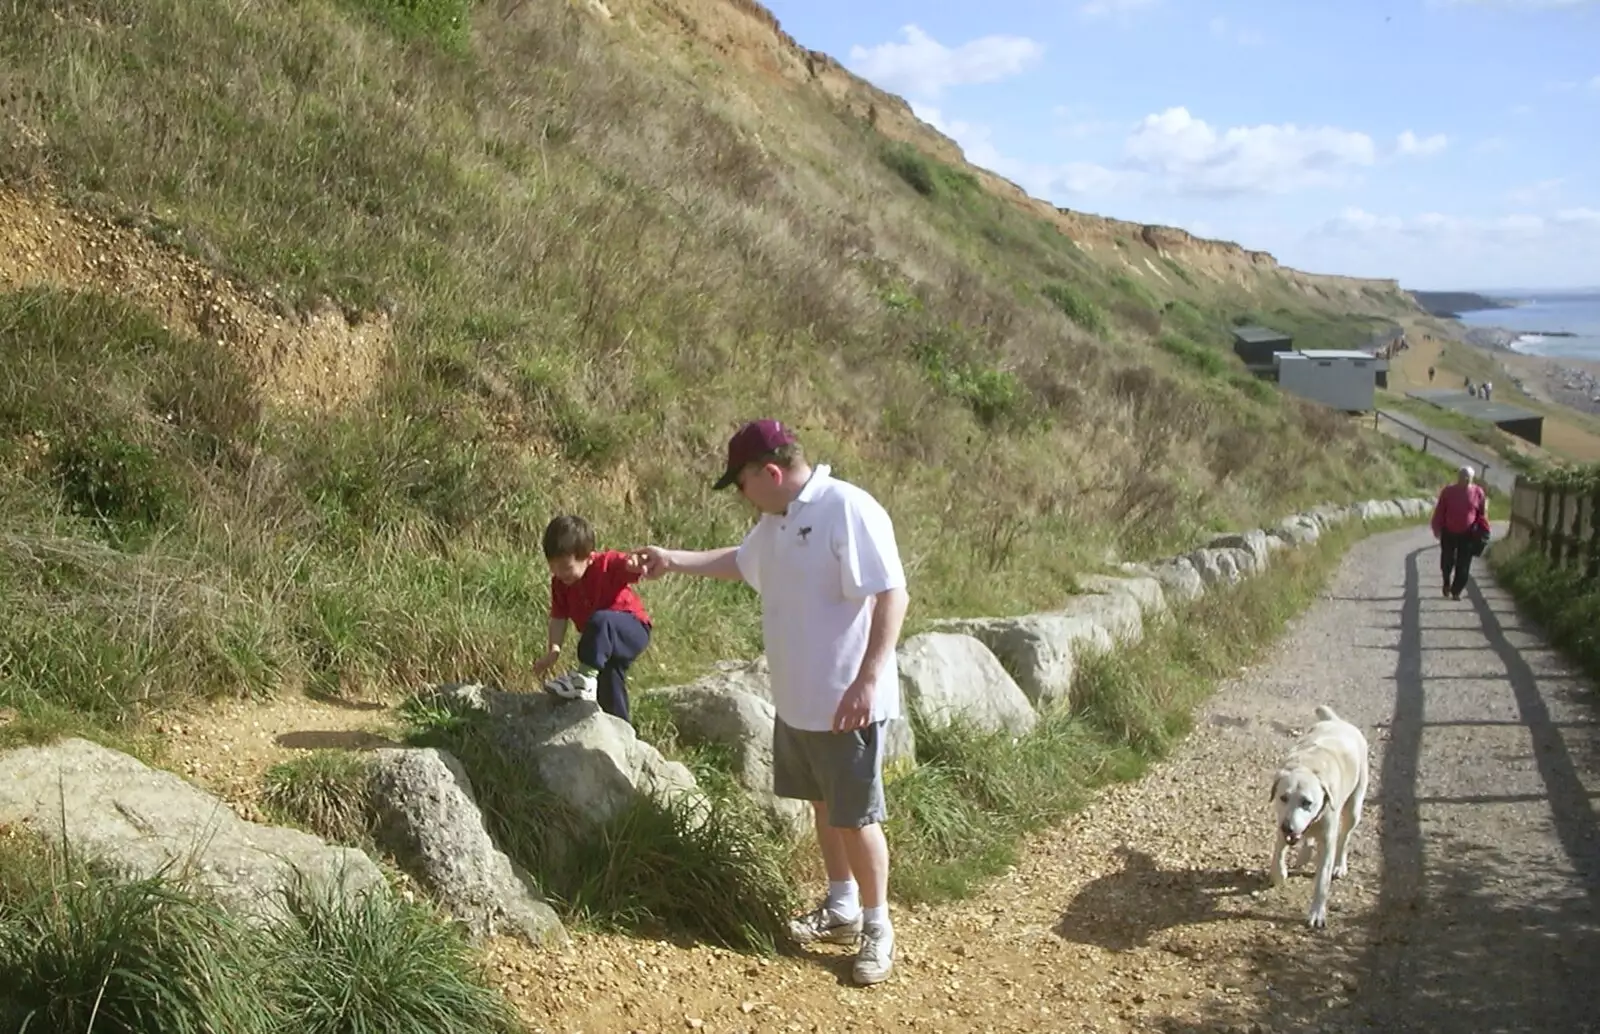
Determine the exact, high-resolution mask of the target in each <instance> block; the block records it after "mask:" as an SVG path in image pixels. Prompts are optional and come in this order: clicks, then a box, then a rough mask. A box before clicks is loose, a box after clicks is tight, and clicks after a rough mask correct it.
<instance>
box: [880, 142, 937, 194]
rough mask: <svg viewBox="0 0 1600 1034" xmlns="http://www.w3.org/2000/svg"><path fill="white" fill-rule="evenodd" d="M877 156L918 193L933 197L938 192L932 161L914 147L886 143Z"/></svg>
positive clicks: (897, 143)
mask: <svg viewBox="0 0 1600 1034" xmlns="http://www.w3.org/2000/svg"><path fill="white" fill-rule="evenodd" d="M879 156H880V157H881V158H882V159H883V164H885V165H887V166H888V167H889V168H890V169H892V170H894V172H895V174H896V175H897V176H899V177H900V178H901V179H903V180H905V181H906V182H907V183H908V184H910V186H911V189H912V190H915V191H916V192H917V193H918V194H921V195H922V196H923V197H933V195H934V194H935V193H937V192H938V189H939V181H938V178H937V177H936V176H935V174H934V168H933V163H932V162H930V161H929V160H928V158H927V157H926V156H925V155H923V153H922V152H921V151H918V150H917V149H916V148H915V147H912V146H911V145H910V144H904V143H899V142H895V143H891V144H886V145H884V147H883V150H882V151H880V152H879Z"/></svg>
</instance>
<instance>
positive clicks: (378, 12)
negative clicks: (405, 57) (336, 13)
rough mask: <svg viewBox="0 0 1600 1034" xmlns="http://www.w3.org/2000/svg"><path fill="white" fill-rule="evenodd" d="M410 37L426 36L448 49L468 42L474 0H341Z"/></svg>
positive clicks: (462, 46) (457, 47)
mask: <svg viewBox="0 0 1600 1034" xmlns="http://www.w3.org/2000/svg"><path fill="white" fill-rule="evenodd" d="M341 2H342V3H343V4H344V5H345V6H347V7H349V8H351V9H352V10H354V11H356V12H358V13H360V14H363V15H366V16H367V17H369V18H371V19H373V20H374V21H376V22H377V23H378V24H380V25H382V26H384V27H385V28H387V29H388V30H389V31H390V32H393V33H394V34H395V35H396V36H399V37H400V38H401V39H406V40H426V41H429V42H431V43H434V44H436V45H438V46H440V47H443V48H445V49H446V50H459V49H462V48H464V47H465V46H466V44H467V41H468V39H469V36H470V32H471V29H472V7H473V3H474V0H341Z"/></svg>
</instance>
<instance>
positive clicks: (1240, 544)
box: [1206, 528, 1272, 574]
mask: <svg viewBox="0 0 1600 1034" xmlns="http://www.w3.org/2000/svg"><path fill="white" fill-rule="evenodd" d="M1269 543H1270V540H1269V539H1268V537H1267V533H1266V532H1264V531H1262V530H1261V529H1259V528H1254V529H1251V530H1250V531H1236V532H1229V533H1227V534H1224V535H1214V536H1212V538H1211V541H1210V542H1208V543H1207V544H1206V545H1207V546H1209V547H1210V548H1212V549H1232V550H1237V551H1239V552H1241V553H1243V554H1245V555H1246V556H1247V557H1249V560H1248V563H1249V568H1250V573H1251V574H1260V573H1261V572H1262V571H1265V570H1266V569H1267V564H1268V562H1269V560H1270V557H1271V553H1272V546H1271V545H1270V544H1269Z"/></svg>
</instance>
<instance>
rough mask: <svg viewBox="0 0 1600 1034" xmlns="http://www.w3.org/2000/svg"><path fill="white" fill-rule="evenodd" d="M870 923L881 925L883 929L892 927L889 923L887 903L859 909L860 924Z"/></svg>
mask: <svg viewBox="0 0 1600 1034" xmlns="http://www.w3.org/2000/svg"><path fill="white" fill-rule="evenodd" d="M872 924H875V925H877V926H881V927H883V928H884V929H885V930H892V929H893V927H892V926H891V925H890V924H889V906H888V905H874V906H872V907H871V908H863V909H862V910H861V925H862V926H867V925H872Z"/></svg>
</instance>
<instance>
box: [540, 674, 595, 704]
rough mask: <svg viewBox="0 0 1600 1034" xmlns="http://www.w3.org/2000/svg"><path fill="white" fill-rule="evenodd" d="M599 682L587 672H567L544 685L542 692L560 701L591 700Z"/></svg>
mask: <svg viewBox="0 0 1600 1034" xmlns="http://www.w3.org/2000/svg"><path fill="white" fill-rule="evenodd" d="M599 685H600V682H599V680H598V679H596V678H595V677H594V676H593V675H591V674H590V673H589V672H587V671H581V670H578V671H569V672H567V673H566V674H565V675H559V676H557V677H556V678H553V679H550V680H549V681H548V682H546V683H545V684H544V691H545V692H546V693H549V694H550V695H551V696H553V697H560V698H561V699H562V700H593V699H594V698H595V690H596V689H597V688H598V687H599Z"/></svg>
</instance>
